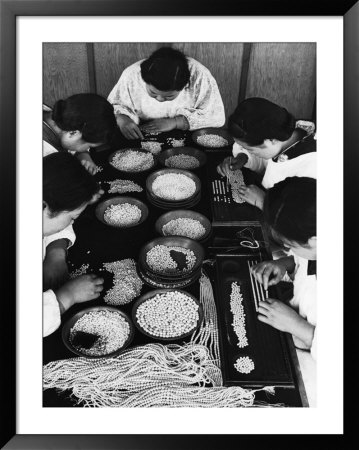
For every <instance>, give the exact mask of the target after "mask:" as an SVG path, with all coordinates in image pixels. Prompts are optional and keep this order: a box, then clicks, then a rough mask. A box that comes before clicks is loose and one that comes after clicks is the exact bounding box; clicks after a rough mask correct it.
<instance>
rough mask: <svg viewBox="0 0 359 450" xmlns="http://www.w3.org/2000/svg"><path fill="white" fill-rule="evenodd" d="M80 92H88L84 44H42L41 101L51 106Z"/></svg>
mask: <svg viewBox="0 0 359 450" xmlns="http://www.w3.org/2000/svg"><path fill="white" fill-rule="evenodd" d="M82 92H90V84H89V75H88V62H87V52H86V44H85V43H73V42H66V43H44V44H43V101H44V102H45V103H46V104H47V105H49V106H53V105H54V103H55V102H56V101H57V100H60V99H65V98H66V97H69V96H70V95H72V94H80V93H82Z"/></svg>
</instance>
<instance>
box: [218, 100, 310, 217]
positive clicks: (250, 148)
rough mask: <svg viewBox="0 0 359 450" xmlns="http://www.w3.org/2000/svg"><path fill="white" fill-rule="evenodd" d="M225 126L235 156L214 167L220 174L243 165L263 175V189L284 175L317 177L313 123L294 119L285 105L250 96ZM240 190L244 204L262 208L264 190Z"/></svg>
mask: <svg viewBox="0 0 359 450" xmlns="http://www.w3.org/2000/svg"><path fill="white" fill-rule="evenodd" d="M228 128H229V130H230V132H231V134H232V135H233V137H234V140H235V144H234V145H233V156H234V157H227V158H225V159H224V161H223V162H222V163H221V164H220V165H219V166H218V167H217V172H218V173H219V174H220V175H222V176H227V175H228V174H229V173H230V171H231V170H236V169H241V168H242V167H246V168H248V169H251V170H253V171H254V172H256V173H258V174H260V175H262V176H263V178H262V186H263V188H264V189H268V188H270V187H272V186H273V185H274V184H275V183H278V181H281V180H284V179H285V178H287V177H295V176H297V177H310V178H316V149H317V145H316V139H315V135H314V130H315V126H314V123H312V122H308V121H303V120H298V121H296V120H295V118H294V117H293V116H292V114H290V113H289V112H288V111H287V110H286V109H285V108H282V107H280V106H278V105H276V104H275V103H272V102H270V101H269V100H266V99H265V98H259V97H253V98H248V99H246V100H244V101H243V102H241V103H239V105H238V106H237V108H236V109H235V111H234V112H233V114H232V115H231V116H230V117H229V119H228ZM239 193H240V195H241V196H242V198H243V199H244V200H245V201H246V202H247V203H249V204H252V205H254V206H257V207H258V208H260V209H262V208H263V200H264V195H265V191H264V190H262V189H261V188H259V187H258V186H255V185H249V186H244V185H243V186H241V187H239Z"/></svg>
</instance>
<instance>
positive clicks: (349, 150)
mask: <svg viewBox="0 0 359 450" xmlns="http://www.w3.org/2000/svg"><path fill="white" fill-rule="evenodd" d="M358 3H359V2H358V1H341V2H337V3H336V4H333V3H329V4H328V3H327V2H324V1H317V2H315V3H314V2H313V1H307V0H305V1H302V2H284V1H265V0H262V1H254V0H252V1H237V2H236V3H234V2H228V1H224V2H223V1H221V3H220V5H219V4H218V2H217V4H215V3H214V2H213V1H208V2H205V3H204V2H200V1H197V2H193V1H192V2H189V1H177V0H172V1H170V0H167V1H166V0H164V1H163V0H148V1H146V0H123V1H122V0H117V1H115V0H102V1H101V0H87V1H86V2H80V1H74V0H70V1H68V0H61V1H60V0H55V1H48V0H37V1H36V0H34V1H33V0H28V1H25V0H22V1H18V0H7V1H4V0H0V15H1V16H0V29H1V32H0V33H1V34H0V68H1V69H0V70H1V78H0V79H1V85H0V92H1V96H0V99H1V100H0V142H1V150H0V171H1V172H0V183H1V188H2V189H1V192H2V193H3V195H2V211H3V212H4V211H6V215H5V214H3V217H4V216H6V221H4V220H1V227H2V229H1V231H2V233H1V234H2V243H1V254H2V256H3V257H2V262H1V265H2V267H1V268H2V271H1V273H2V280H3V281H4V280H6V283H3V284H6V288H5V287H4V289H3V296H4V300H3V306H2V311H1V320H2V323H1V325H2V327H1V331H2V337H3V343H6V345H3V346H2V348H1V353H2V358H1V361H2V367H3V370H2V371H1V376H2V386H3V390H2V402H1V403H2V409H3V414H2V417H3V418H5V419H3V421H2V430H1V441H0V445H1V448H8V449H16V448H34V449H35V448H36V449H41V448H44V449H45V448H50V447H49V445H50V444H49V442H51V448H86V449H89V448H103V449H105V448H125V449H132V448H133V449H136V450H139V449H142V448H143V449H152V448H153V449H156V450H157V449H158V450H159V449H161V448H165V449H168V448H172V449H174V450H175V449H177V448H178V449H183V448H187V449H189V448H206V449H208V448H219V446H220V447H222V448H227V447H229V446H231V444H230V442H231V441H232V442H234V441H236V444H235V445H238V438H240V440H241V441H240V442H241V445H243V444H244V443H245V442H246V441H248V440H250V443H251V444H252V445H253V444H255V443H256V442H258V443H259V442H262V443H266V444H267V445H268V442H269V441H273V439H276V437H278V436H280V437H281V442H282V443H284V440H287V439H288V440H289V439H290V440H292V439H293V437H294V435H287V436H284V435H271V436H268V435H211V436H209V435H19V434H17V433H16V304H15V303H16V250H17V249H16V230H17V223H16V18H17V17H19V16H60V15H61V16H203V15H206V16H296V15H300V16H343V18H344V68H345V71H344V180H345V186H344V208H345V210H346V214H347V216H346V220H345V234H350V236H353V238H351V240H350V241H349V239H347V241H346V242H344V253H345V255H348V254H349V247H350V250H351V253H353V248H355V243H356V241H355V240H357V237H356V234H355V231H356V230H355V228H356V227H355V224H356V222H357V221H356V220H355V219H356V215H357V213H356V210H355V208H353V205H356V204H357V196H356V195H355V189H354V186H355V182H354V180H357V178H358V176H357V168H358V167H359V164H358V152H355V149H357V148H358V144H357V143H358V142H359V136H358V134H359V126H358V124H359V113H358V111H359V101H358V99H359V88H358V84H359V81H358V80H359V78H358V73H359V70H358V67H359V60H358V48H357V47H358V44H357V43H358V42H359V31H358V30H359V4H358ZM204 11H205V14H203V13H204ZM334 70H338V67H335V68H334ZM355 187H357V186H355ZM349 214H350V215H349ZM348 227H349V228H350V231H349V228H348ZM353 241H355V242H353ZM353 273H354V271H353V272H349V271H347V272H344V286H345V288H346V292H349V285H350V283H352V276H351V275H353ZM354 292H355V291H354ZM352 300H355V299H352ZM351 310H352V311H351ZM354 317H355V314H354V302H352V303H351V305H350V304H349V305H348V304H347V305H346V311H345V318H346V320H347V322H346V323H347V326H348V327H350V324H349V323H348V322H353V321H354ZM350 319H351V320H350ZM347 332H348V328H347V331H346V333H347ZM346 342H348V340H347V339H346ZM349 351H350V350H349V346H346V347H345V360H346V363H345V364H346V369H348V368H347V364H348V363H349V361H350V360H351V361H352V363H353V360H354V358H353V354H351V358H350V357H349V356H350V355H349V354H348V353H349ZM348 372H351V373H353V372H352V371H349V370H348ZM348 372H347V373H348ZM4 386H5V387H6V389H4ZM354 386H355V385H354ZM346 400H347V401H345V403H346V405H348V403H349V402H350V400H351V399H350V397H349V398H347V399H346ZM351 421H352V422H354V416H352V419H351ZM347 425H348V426H345V430H346V431H348V432H349V430H350V429H351V427H350V425H351V424H349V423H348V422H347ZM347 437H349V435H348V433H347V432H345V434H344V435H334V436H332V435H330V442H329V443H328V444H329V446H330V447H331V448H340V447H341V448H344V443H343V442H338V439H340V440H341V441H343V439H344V438H347ZM309 438H310V439H311V443H313V441H312V436H309V435H306V436H305V435H304V436H303V435H302V436H301V435H298V436H297V435H296V440H298V443H300V442H303V445H305V442H306V439H309ZM9 441H10V442H9ZM206 441H207V442H206ZM6 443H7V445H6V447H3V445H5V444H6ZM97 444H98V446H97ZM108 445H109V446H108ZM276 445H277V444H276ZM55 446H56V447H55ZM233 446H234V445H233Z"/></svg>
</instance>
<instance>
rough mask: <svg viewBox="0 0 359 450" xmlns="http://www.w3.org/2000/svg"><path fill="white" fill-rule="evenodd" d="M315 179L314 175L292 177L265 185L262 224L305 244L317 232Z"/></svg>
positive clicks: (289, 238) (290, 239)
mask: <svg viewBox="0 0 359 450" xmlns="http://www.w3.org/2000/svg"><path fill="white" fill-rule="evenodd" d="M316 195H317V182H316V180H315V179H314V178H307V177H292V178H286V179H285V180H283V181H280V182H279V183H277V184H275V185H274V186H273V187H272V188H270V189H268V191H267V194H266V196H265V199H264V206H263V214H264V220H265V222H266V225H268V226H269V228H270V230H271V231H274V232H275V233H278V234H279V235H281V236H283V237H284V238H285V239H288V240H289V241H293V242H297V243H298V244H302V245H303V244H306V243H307V242H308V240H309V239H310V238H311V237H313V236H316V235H317V226H316V206H317V199H316Z"/></svg>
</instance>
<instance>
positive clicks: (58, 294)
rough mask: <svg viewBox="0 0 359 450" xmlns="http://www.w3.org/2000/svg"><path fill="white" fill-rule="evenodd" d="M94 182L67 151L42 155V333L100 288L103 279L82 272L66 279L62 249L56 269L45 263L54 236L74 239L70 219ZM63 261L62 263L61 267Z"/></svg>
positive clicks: (94, 187)
mask: <svg viewBox="0 0 359 450" xmlns="http://www.w3.org/2000/svg"><path fill="white" fill-rule="evenodd" d="M97 191H98V185H97V183H96V182H95V180H94V179H93V178H92V176H91V175H90V174H89V173H88V172H87V171H86V170H85V168H84V167H83V166H82V165H81V164H80V162H79V161H77V159H76V158H74V157H73V156H71V155H69V154H67V153H53V154H50V155H48V156H45V157H44V159H43V257H44V258H45V259H44V283H45V284H47V286H46V287H45V288H44V289H45V292H44V293H43V311H44V313H43V317H44V319H43V320H44V322H43V336H47V335H49V334H51V333H52V332H54V331H55V330H56V329H57V328H58V327H59V326H60V323H61V314H63V313H64V312H65V311H66V310H68V309H69V308H70V307H71V306H72V305H74V304H75V303H82V302H86V301H89V300H94V299H95V298H97V297H99V295H100V293H101V291H102V289H103V286H102V285H103V279H102V278H99V277H98V276H96V275H94V274H91V275H82V276H80V277H78V278H75V279H73V280H69V281H68V270H67V265H66V251H65V250H64V253H63V255H60V257H61V262H62V265H60V273H56V272H55V271H54V270H56V268H54V266H53V265H52V266H51V267H50V268H49V267H48V264H47V258H48V246H49V244H51V242H53V241H54V240H55V241H56V240H59V239H61V240H65V239H68V240H69V242H70V243H73V242H74V241H75V234H74V232H73V230H72V226H71V225H72V223H73V221H74V220H75V219H76V218H77V217H78V216H79V215H80V214H81V213H82V211H83V210H84V209H85V208H86V206H87V205H88V204H89V202H90V201H91V199H92V198H93V196H94V195H95V194H96V193H97ZM63 264H64V265H65V267H63Z"/></svg>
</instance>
